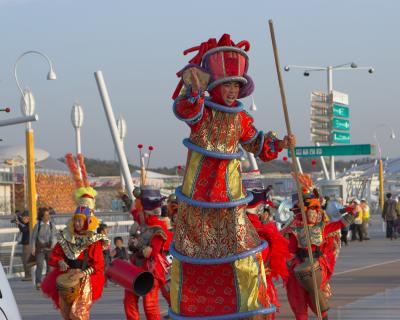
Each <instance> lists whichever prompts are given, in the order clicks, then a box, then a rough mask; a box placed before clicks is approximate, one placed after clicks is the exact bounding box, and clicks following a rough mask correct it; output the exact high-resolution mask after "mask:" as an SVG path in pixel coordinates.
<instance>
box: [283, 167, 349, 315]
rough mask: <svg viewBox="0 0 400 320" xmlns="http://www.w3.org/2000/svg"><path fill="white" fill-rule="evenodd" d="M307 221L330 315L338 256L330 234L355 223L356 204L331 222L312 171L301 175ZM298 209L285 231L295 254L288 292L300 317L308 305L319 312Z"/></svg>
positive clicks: (323, 308) (322, 300)
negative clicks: (352, 222)
mask: <svg viewBox="0 0 400 320" xmlns="http://www.w3.org/2000/svg"><path fill="white" fill-rule="evenodd" d="M299 179H300V182H301V185H302V192H303V199H304V203H305V210H306V216H307V224H308V228H309V230H310V237H311V243H312V251H313V257H314V269H315V274H316V279H317V286H318V297H319V299H318V300H319V304H320V308H321V314H322V317H323V319H324V320H327V319H328V309H329V305H328V298H329V296H330V289H329V284H328V282H329V279H330V278H331V276H332V274H333V269H334V266H335V263H336V259H334V258H333V256H332V255H334V252H332V250H331V249H332V246H331V243H330V242H329V241H330V240H329V237H330V236H331V235H332V233H334V232H336V231H337V230H339V229H341V228H342V227H344V226H346V225H348V224H350V223H351V221H352V220H354V217H353V215H352V214H351V211H352V208H351V207H350V208H346V209H345V210H343V212H344V215H343V216H342V218H341V220H339V221H335V222H327V221H326V219H324V216H325V213H324V212H323V211H322V209H321V203H320V197H319V194H318V191H317V189H316V188H315V187H314V185H313V182H312V180H311V178H310V176H308V175H305V174H303V175H300V176H299ZM294 211H295V212H297V215H296V217H295V219H294V220H293V221H292V222H291V223H290V224H289V225H288V226H287V227H285V228H284V229H283V230H282V231H281V232H282V233H283V234H284V235H285V236H286V237H287V238H288V240H289V250H290V252H291V253H292V254H293V255H294V257H293V259H292V260H291V261H290V263H289V270H290V273H289V279H288V282H287V286H286V289H287V296H288V300H289V304H290V307H291V308H292V310H293V313H294V314H295V317H296V320H307V319H308V307H310V308H311V310H312V311H313V312H314V313H316V304H315V298H314V291H313V281H312V277H311V267H312V266H311V264H310V261H309V258H308V252H307V242H306V235H305V228H304V224H303V222H302V218H301V213H299V209H298V208H297V207H296V206H295V207H294Z"/></svg>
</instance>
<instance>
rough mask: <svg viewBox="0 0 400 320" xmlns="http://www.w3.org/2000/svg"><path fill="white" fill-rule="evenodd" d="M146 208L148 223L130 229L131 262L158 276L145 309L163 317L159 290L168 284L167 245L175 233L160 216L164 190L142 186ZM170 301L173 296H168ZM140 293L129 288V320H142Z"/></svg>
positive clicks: (148, 313) (150, 317) (150, 318)
mask: <svg viewBox="0 0 400 320" xmlns="http://www.w3.org/2000/svg"><path fill="white" fill-rule="evenodd" d="M138 198H140V201H141V205H142V207H143V216H144V219H145V223H144V224H142V225H139V224H137V223H135V224H134V225H133V226H132V228H131V229H130V241H129V250H130V251H132V252H133V254H132V256H131V263H133V264H134V265H135V266H137V267H140V268H143V270H146V271H150V272H152V273H153V275H154V286H153V288H152V290H151V291H150V292H149V293H148V294H146V295H145V296H144V297H143V308H144V312H145V314H146V318H147V319H148V320H158V319H161V315H160V307H159V303H158V292H159V290H160V288H161V287H163V286H164V285H165V283H166V277H165V276H166V272H167V271H166V265H167V262H166V258H165V255H164V248H165V247H169V243H170V242H171V240H172V236H171V233H170V232H169V231H168V229H167V225H166V223H165V222H164V221H161V220H160V219H159V217H160V215H161V204H162V201H163V199H164V198H163V197H162V196H161V194H160V190H159V189H158V188H155V187H151V186H142V187H141V190H140V195H139V196H138ZM168 300H169V297H168ZM138 301H139V296H137V295H136V294H135V293H133V292H131V291H128V290H125V298H124V308H125V314H126V318H127V320H139V319H140V315H139V306H138Z"/></svg>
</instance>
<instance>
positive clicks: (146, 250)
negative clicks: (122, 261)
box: [143, 247, 153, 258]
mask: <svg viewBox="0 0 400 320" xmlns="http://www.w3.org/2000/svg"><path fill="white" fill-rule="evenodd" d="M152 251H153V249H152V247H146V248H144V249H143V256H144V257H145V258H148V257H150V255H151V252H152Z"/></svg>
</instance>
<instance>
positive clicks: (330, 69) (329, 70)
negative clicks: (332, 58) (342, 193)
mask: <svg viewBox="0 0 400 320" xmlns="http://www.w3.org/2000/svg"><path fill="white" fill-rule="evenodd" d="M326 70H327V76H328V96H329V95H331V94H332V91H333V67H332V66H329V67H328V68H327V69H326ZM332 144H333V141H332V140H331V141H330V143H329V145H330V146H331V145H332ZM330 169H331V174H330V178H331V180H335V179H336V173H335V157H334V156H331V163H330Z"/></svg>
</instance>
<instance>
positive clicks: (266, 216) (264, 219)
mask: <svg viewBox="0 0 400 320" xmlns="http://www.w3.org/2000/svg"><path fill="white" fill-rule="evenodd" d="M273 220H274V219H273V217H272V216H271V211H270V207H269V206H265V207H264V212H263V213H262V214H260V221H261V223H262V224H267V223H269V222H271V221H273Z"/></svg>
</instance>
